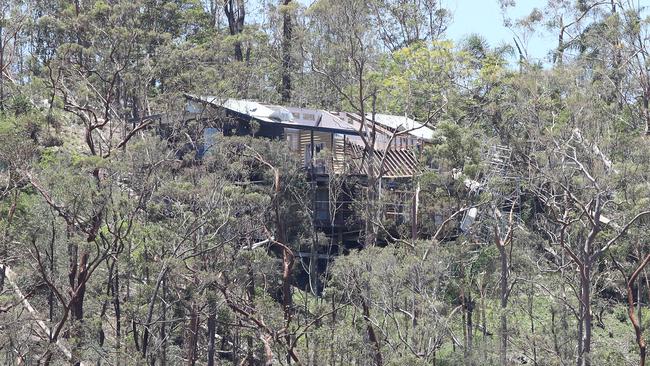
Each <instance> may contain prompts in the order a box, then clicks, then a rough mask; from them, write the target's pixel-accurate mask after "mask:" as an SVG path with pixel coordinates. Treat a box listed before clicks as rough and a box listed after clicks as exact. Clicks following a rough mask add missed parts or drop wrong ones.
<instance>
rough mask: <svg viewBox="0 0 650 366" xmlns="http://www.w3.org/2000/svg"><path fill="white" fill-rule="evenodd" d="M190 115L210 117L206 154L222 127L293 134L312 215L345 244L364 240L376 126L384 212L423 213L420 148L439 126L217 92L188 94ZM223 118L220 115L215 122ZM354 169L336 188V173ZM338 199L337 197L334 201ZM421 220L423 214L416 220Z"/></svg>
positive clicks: (289, 138) (403, 218)
mask: <svg viewBox="0 0 650 366" xmlns="http://www.w3.org/2000/svg"><path fill="white" fill-rule="evenodd" d="M186 99H187V103H186V107H185V111H184V119H185V120H186V121H189V120H194V121H205V122H206V123H205V125H206V126H219V128H215V127H206V128H204V129H203V132H202V133H203V136H202V140H203V142H204V143H203V146H202V147H201V151H200V152H201V154H204V153H209V150H210V147H211V146H212V144H214V141H215V138H214V136H215V135H216V134H223V135H224V136H232V135H249V134H250V135H254V136H257V137H265V138H270V139H278V140H284V141H286V143H287V145H288V147H289V149H290V150H291V151H293V152H294V153H295V154H297V155H298V156H300V157H301V158H302V161H303V165H304V168H305V171H306V172H307V173H308V174H309V177H310V178H309V179H310V181H311V183H312V184H313V185H314V187H315V190H314V192H315V195H314V198H313V220H314V224H315V226H316V227H318V228H320V229H321V230H323V231H324V232H326V234H327V235H328V236H336V237H337V240H336V241H337V242H338V243H340V244H344V243H347V244H344V246H345V247H350V246H355V245H358V233H359V228H355V224H354V220H353V211H354V210H353V201H354V200H353V198H352V197H354V196H357V195H358V194H359V193H360V192H358V191H359V190H362V189H363V185H364V179H365V177H366V176H367V173H368V171H367V170H368V164H367V156H368V147H367V146H366V144H365V143H364V141H363V140H364V139H363V137H368V136H370V135H371V134H370V132H371V131H370V129H374V131H375V132H376V133H375V139H374V140H375V141H374V146H373V152H374V154H375V155H376V156H377V157H378V158H379V159H381V160H382V161H383V162H384V163H383V164H382V165H383V170H382V171H381V172H380V176H381V187H382V201H384V202H385V203H384V205H383V207H384V216H385V217H387V218H390V219H393V220H394V221H395V222H397V223H404V222H407V221H409V220H408V219H409V218H410V216H413V215H417V207H416V206H417V197H416V196H415V192H416V191H417V190H416V189H415V187H413V177H414V176H415V175H417V174H419V171H420V170H419V163H418V162H419V156H418V155H419V154H420V153H421V151H422V147H423V146H424V145H425V144H427V143H428V142H429V141H431V139H432V138H433V133H434V132H433V130H432V129H431V128H429V127H427V126H425V125H423V124H420V123H418V122H417V121H414V120H413V119H410V118H407V117H401V116H392V115H387V114H374V115H371V114H368V115H366V116H365V118H366V123H365V124H362V120H363V119H362V118H361V116H360V115H358V114H356V113H350V112H332V111H327V110H323V109H312V108H299V107H291V106H280V105H274V104H267V103H260V102H256V101H250V100H240V99H231V98H222V97H218V96H197V95H190V94H187V95H186ZM214 121H218V122H219V123H209V122H214ZM341 176H345V177H349V179H348V180H346V181H345V183H344V184H343V186H342V187H339V188H340V190H338V191H337V192H334V190H333V187H332V186H331V185H330V182H331V180H332V178H333V177H341ZM333 202H335V204H333ZM410 221H412V222H413V223H415V221H416V220H410Z"/></svg>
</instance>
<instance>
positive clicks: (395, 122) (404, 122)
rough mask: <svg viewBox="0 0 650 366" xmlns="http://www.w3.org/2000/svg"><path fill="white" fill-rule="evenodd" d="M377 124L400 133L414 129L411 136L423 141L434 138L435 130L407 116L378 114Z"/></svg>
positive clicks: (368, 116)
mask: <svg viewBox="0 0 650 366" xmlns="http://www.w3.org/2000/svg"><path fill="white" fill-rule="evenodd" d="M366 118H372V115H371V114H368V115H366ZM375 122H377V123H379V124H381V125H384V126H386V127H390V128H392V129H395V130H398V131H404V130H410V129H413V130H412V131H409V134H411V135H413V136H416V137H420V138H423V139H427V140H430V139H432V138H433V130H432V129H431V128H429V127H427V126H425V125H423V124H421V123H420V122H417V121H415V120H413V119H411V118H408V117H406V116H394V115H390V114H381V113H376V114H375Z"/></svg>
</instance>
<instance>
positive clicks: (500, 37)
mask: <svg viewBox="0 0 650 366" xmlns="http://www.w3.org/2000/svg"><path fill="white" fill-rule="evenodd" d="M648 1H650V0H648ZM441 3H442V5H443V7H445V8H446V9H448V10H449V11H451V12H452V14H453V20H452V23H451V24H450V26H449V28H448V29H447V37H448V38H450V39H452V40H454V41H455V43H456V44H458V43H459V42H460V41H462V39H463V38H465V37H466V36H467V35H468V34H472V33H477V34H479V35H481V36H482V37H483V38H485V39H486V40H487V41H488V42H489V43H490V45H491V46H497V45H499V44H501V43H504V42H505V43H508V44H512V45H514V43H513V37H514V33H513V31H512V30H510V29H508V28H506V27H505V26H504V25H503V23H504V22H503V19H504V18H503V14H502V12H501V8H500V7H499V2H498V0H441ZM545 3H546V1H545V0H519V1H517V5H516V6H515V7H514V8H513V7H510V8H508V11H507V16H508V17H510V18H511V19H518V18H522V17H524V16H526V15H528V14H530V13H531V11H532V10H533V9H534V8H538V9H540V10H541V9H543V8H544V4H545ZM519 37H523V34H519ZM523 42H524V43H525V45H524V47H525V48H526V50H527V53H528V56H529V59H531V60H541V61H546V58H547V55H548V51H549V50H550V49H551V48H552V47H553V43H554V40H553V38H552V37H551V36H550V35H548V34H547V35H544V34H541V33H536V34H533V35H531V36H530V37H529V38H528V39H523Z"/></svg>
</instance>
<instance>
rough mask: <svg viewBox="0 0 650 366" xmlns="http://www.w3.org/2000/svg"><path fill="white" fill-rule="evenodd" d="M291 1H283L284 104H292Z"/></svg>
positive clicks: (282, 92)
mask: <svg viewBox="0 0 650 366" xmlns="http://www.w3.org/2000/svg"><path fill="white" fill-rule="evenodd" d="M290 3H291V0H282V4H283V5H284V8H282V12H283V14H282V21H283V25H282V91H281V93H280V94H281V95H282V102H283V103H285V104H287V103H289V102H291V42H292V38H293V24H292V21H291V11H290V9H289V5H290Z"/></svg>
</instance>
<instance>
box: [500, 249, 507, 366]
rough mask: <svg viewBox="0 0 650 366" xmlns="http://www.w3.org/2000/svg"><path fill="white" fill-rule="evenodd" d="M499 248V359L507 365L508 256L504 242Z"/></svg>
mask: <svg viewBox="0 0 650 366" xmlns="http://www.w3.org/2000/svg"><path fill="white" fill-rule="evenodd" d="M498 248H499V257H500V259H501V281H500V282H501V283H500V289H501V294H500V295H501V311H500V314H499V318H500V324H501V327H500V332H499V333H500V334H499V335H500V336H501V343H500V345H499V359H500V361H501V365H507V347H508V316H507V313H506V311H507V307H508V256H507V253H506V248H505V246H504V245H503V244H499V245H498Z"/></svg>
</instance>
